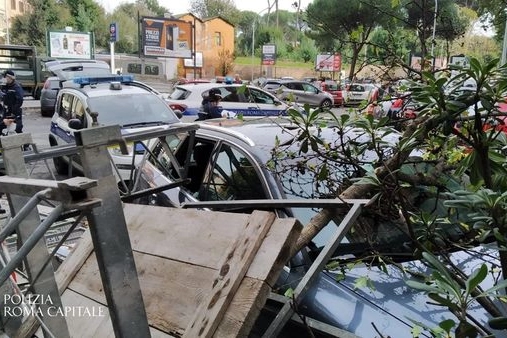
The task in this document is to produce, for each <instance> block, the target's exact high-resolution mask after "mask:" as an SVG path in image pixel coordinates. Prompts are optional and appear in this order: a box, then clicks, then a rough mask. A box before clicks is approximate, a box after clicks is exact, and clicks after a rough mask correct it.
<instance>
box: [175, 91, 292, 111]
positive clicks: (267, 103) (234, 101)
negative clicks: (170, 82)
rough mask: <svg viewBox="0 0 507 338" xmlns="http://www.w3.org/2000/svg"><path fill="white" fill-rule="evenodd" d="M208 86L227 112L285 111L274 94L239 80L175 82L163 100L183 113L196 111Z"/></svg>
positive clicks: (285, 106)
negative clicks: (171, 90)
mask: <svg viewBox="0 0 507 338" xmlns="http://www.w3.org/2000/svg"><path fill="white" fill-rule="evenodd" d="M211 88H218V89H219V90H220V92H221V96H222V100H221V101H220V106H221V107H222V108H223V109H224V110H227V111H229V112H233V113H234V114H236V115H243V116H278V115H284V114H285V111H286V110H287V108H288V105H287V104H286V103H284V102H282V101H280V100H279V99H278V98H277V97H276V96H274V95H273V94H270V93H268V92H266V91H264V90H262V89H260V88H257V87H254V86H248V85H242V84H225V83H196V84H186V85H178V86H176V87H174V90H173V92H172V93H171V94H170V95H169V97H168V98H167V99H166V101H167V102H168V103H169V106H170V107H171V108H173V109H176V110H179V111H181V112H182V113H183V115H184V116H186V115H195V116H196V117H197V115H198V113H199V112H200V111H201V105H202V100H203V98H204V97H205V96H207V95H208V92H209V90H210V89H211Z"/></svg>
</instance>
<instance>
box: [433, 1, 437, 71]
mask: <svg viewBox="0 0 507 338" xmlns="http://www.w3.org/2000/svg"><path fill="white" fill-rule="evenodd" d="M437 10H438V0H435V14H434V16H433V35H432V37H431V62H432V66H431V68H432V69H435V54H434V50H435V33H436V30H437Z"/></svg>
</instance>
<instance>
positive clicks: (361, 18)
mask: <svg viewBox="0 0 507 338" xmlns="http://www.w3.org/2000/svg"><path fill="white" fill-rule="evenodd" d="M391 10H392V7H391V1H388V0H380V1H372V0H368V1H363V0H354V1H349V2H347V6H336V2H335V1H333V0H315V1H314V2H313V3H311V4H309V5H308V8H307V9H306V20H307V22H308V25H309V27H310V28H311V29H312V33H313V34H311V36H312V37H314V38H315V39H316V43H317V45H318V46H319V47H321V48H322V49H324V50H326V51H329V52H337V51H339V48H340V47H341V46H343V45H348V46H349V47H350V48H351V51H352V55H351V58H350V72H349V78H350V79H352V78H353V77H354V74H355V69H356V64H357V62H358V59H359V54H360V53H361V50H362V49H363V47H364V46H365V44H366V43H367V41H368V40H369V38H370V34H371V33H372V31H373V29H374V28H375V27H376V26H378V25H381V24H382V23H383V22H385V21H386V20H388V19H389V16H387V15H384V13H388V12H390V11H391Z"/></svg>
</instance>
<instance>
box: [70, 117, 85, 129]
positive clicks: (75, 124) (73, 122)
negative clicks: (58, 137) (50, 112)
mask: <svg viewBox="0 0 507 338" xmlns="http://www.w3.org/2000/svg"><path fill="white" fill-rule="evenodd" d="M69 128H72V129H76V130H80V129H83V124H82V123H81V120H79V119H70V120H69Z"/></svg>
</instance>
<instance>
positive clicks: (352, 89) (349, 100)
mask: <svg viewBox="0 0 507 338" xmlns="http://www.w3.org/2000/svg"><path fill="white" fill-rule="evenodd" d="M372 89H373V87H372V86H371V85H370V84H363V83H351V84H350V85H348V86H347V87H346V90H344V91H342V95H343V101H344V104H345V105H357V104H360V103H361V102H364V101H366V102H368V101H369V100H370V95H371V91H372Z"/></svg>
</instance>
